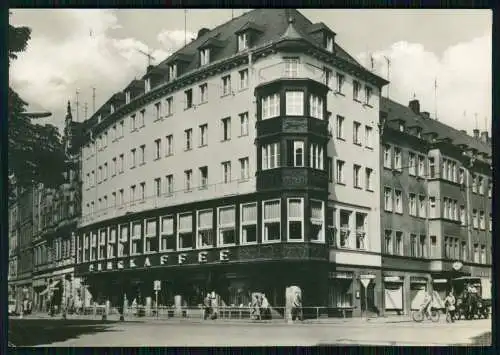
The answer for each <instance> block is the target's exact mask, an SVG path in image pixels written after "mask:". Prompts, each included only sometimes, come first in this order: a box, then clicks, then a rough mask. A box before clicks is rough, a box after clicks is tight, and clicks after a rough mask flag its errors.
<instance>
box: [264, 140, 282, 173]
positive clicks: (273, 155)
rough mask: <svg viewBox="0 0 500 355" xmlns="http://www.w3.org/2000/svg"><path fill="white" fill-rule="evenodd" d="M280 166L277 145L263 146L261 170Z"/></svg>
mask: <svg viewBox="0 0 500 355" xmlns="http://www.w3.org/2000/svg"><path fill="white" fill-rule="evenodd" d="M279 166H280V146H279V143H271V144H265V145H263V146H262V170H266V169H274V168H278V167H279Z"/></svg>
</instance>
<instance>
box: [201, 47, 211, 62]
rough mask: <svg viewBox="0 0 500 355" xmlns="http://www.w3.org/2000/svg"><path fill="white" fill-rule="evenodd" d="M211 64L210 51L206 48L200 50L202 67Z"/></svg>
mask: <svg viewBox="0 0 500 355" xmlns="http://www.w3.org/2000/svg"><path fill="white" fill-rule="evenodd" d="M208 63H210V49H209V48H205V49H201V50H200V65H201V66H203V65H207V64H208Z"/></svg>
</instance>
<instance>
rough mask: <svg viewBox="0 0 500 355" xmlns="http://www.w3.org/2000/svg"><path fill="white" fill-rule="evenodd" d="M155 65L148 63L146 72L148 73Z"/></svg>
mask: <svg viewBox="0 0 500 355" xmlns="http://www.w3.org/2000/svg"><path fill="white" fill-rule="evenodd" d="M154 67H155V66H154V65H148V68H147V69H146V73H149V72H150V71H151V69H153V68H154Z"/></svg>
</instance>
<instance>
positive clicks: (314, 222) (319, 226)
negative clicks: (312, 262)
mask: <svg viewBox="0 0 500 355" xmlns="http://www.w3.org/2000/svg"><path fill="white" fill-rule="evenodd" d="M310 206H311V207H310V208H311V221H310V222H311V232H310V233H311V241H315V242H324V241H325V214H324V213H323V209H324V202H323V201H318V200H311V201H310Z"/></svg>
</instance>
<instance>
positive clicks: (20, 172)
mask: <svg viewBox="0 0 500 355" xmlns="http://www.w3.org/2000/svg"><path fill="white" fill-rule="evenodd" d="M30 38H31V29H30V28H28V27H14V26H12V25H10V24H9V42H8V44H9V48H8V51H9V64H10V61H11V60H15V59H17V55H18V54H19V53H20V52H23V51H25V50H26V48H27V46H28V41H29V39H30ZM27 105H28V104H27V103H26V102H25V101H24V100H23V99H22V98H21V97H20V96H19V95H18V94H17V93H16V92H15V91H14V90H13V89H12V88H11V87H10V86H9V101H8V109H9V132H8V135H9V152H8V162H9V163H8V167H9V177H10V179H9V198H13V197H14V196H15V191H14V190H15V189H14V186H16V187H18V188H20V189H21V190H22V189H25V188H30V187H31V186H32V184H33V183H43V184H44V186H47V187H56V186H59V185H60V184H61V183H62V182H63V181H64V179H63V172H64V171H65V154H64V148H63V145H62V143H61V137H60V134H59V131H58V129H57V128H56V127H55V126H53V125H50V124H46V125H40V124H34V123H32V122H31V121H32V119H30V118H28V117H27V116H26V115H25V114H24V113H26V106H27Z"/></svg>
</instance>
